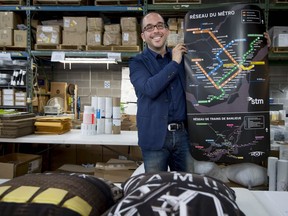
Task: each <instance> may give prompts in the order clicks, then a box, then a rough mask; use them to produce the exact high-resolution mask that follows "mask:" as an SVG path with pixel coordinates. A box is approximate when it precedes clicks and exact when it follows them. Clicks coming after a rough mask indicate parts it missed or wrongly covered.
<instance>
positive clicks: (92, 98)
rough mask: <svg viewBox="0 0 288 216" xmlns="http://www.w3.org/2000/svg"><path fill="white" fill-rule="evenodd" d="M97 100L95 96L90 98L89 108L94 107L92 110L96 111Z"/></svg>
mask: <svg viewBox="0 0 288 216" xmlns="http://www.w3.org/2000/svg"><path fill="white" fill-rule="evenodd" d="M97 104H98V98H97V96H92V97H91V106H93V107H94V110H97V107H98V105H97Z"/></svg>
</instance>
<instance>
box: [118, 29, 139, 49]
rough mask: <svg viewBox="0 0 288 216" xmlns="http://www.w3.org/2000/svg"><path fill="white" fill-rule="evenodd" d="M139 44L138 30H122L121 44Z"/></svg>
mask: <svg viewBox="0 0 288 216" xmlns="http://www.w3.org/2000/svg"><path fill="white" fill-rule="evenodd" d="M138 44H139V40H138V32H137V31H135V32H122V45H127V46H136V45H138Z"/></svg>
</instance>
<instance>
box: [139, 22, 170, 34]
mask: <svg viewBox="0 0 288 216" xmlns="http://www.w3.org/2000/svg"><path fill="white" fill-rule="evenodd" d="M155 27H156V28H157V29H158V30H163V29H165V28H167V25H166V24H165V23H163V22H159V23H157V24H156V25H152V24H148V25H147V26H145V27H144V28H143V32H144V31H147V32H152V31H154V29H155Z"/></svg>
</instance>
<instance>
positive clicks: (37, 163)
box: [28, 160, 40, 173]
mask: <svg viewBox="0 0 288 216" xmlns="http://www.w3.org/2000/svg"><path fill="white" fill-rule="evenodd" d="M39 167H40V160H34V161H31V162H30V163H29V166H28V173H32V172H33V171H35V170H37V169H39Z"/></svg>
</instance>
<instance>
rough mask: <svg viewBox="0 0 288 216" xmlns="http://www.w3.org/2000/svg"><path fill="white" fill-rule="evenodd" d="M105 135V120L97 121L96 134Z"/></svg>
mask: <svg viewBox="0 0 288 216" xmlns="http://www.w3.org/2000/svg"><path fill="white" fill-rule="evenodd" d="M104 133H105V119H104V118H101V119H97V134H104Z"/></svg>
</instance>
